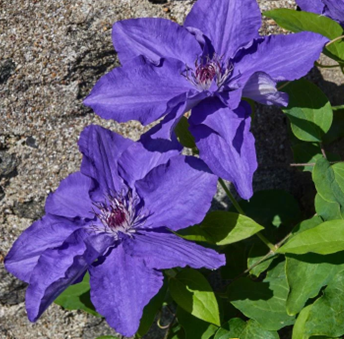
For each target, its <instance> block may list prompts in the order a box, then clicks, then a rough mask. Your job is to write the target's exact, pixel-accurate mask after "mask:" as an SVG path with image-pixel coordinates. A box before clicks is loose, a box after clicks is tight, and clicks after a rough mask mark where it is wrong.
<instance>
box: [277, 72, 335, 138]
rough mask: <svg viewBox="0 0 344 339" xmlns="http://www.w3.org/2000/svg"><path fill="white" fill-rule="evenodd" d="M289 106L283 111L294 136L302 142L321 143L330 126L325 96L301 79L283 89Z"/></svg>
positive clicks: (329, 113) (329, 112)
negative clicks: (287, 95)
mask: <svg viewBox="0 0 344 339" xmlns="http://www.w3.org/2000/svg"><path fill="white" fill-rule="evenodd" d="M283 91H285V92H287V93H288V94H289V105H288V107H287V108H284V109H283V112H284V113H285V114H286V115H287V117H288V118H289V120H290V123H291V129H292V131H293V133H294V135H295V136H296V137H297V138H298V139H300V140H303V141H308V142H321V141H322V137H323V136H324V135H325V133H326V132H327V131H328V130H329V129H330V127H331V125H332V119H333V115H332V108H331V104H330V102H329V101H328V99H327V97H326V96H325V94H324V93H323V92H322V91H321V90H320V89H319V88H318V87H317V86H315V85H314V84H312V83H311V82H309V81H307V80H304V79H301V80H298V81H294V82H292V83H290V84H288V86H286V87H284V88H283Z"/></svg>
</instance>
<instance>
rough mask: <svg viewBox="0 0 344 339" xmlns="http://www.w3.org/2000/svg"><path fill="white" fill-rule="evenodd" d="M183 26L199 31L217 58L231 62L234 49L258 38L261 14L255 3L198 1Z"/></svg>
mask: <svg viewBox="0 0 344 339" xmlns="http://www.w3.org/2000/svg"><path fill="white" fill-rule="evenodd" d="M184 26H191V27H196V28H198V29H199V30H201V31H202V32H203V33H204V34H205V35H206V36H207V37H208V38H209V39H210V40H211V42H212V44H213V46H214V49H215V53H216V54H217V55H224V56H225V57H226V58H231V57H233V56H234V53H235V52H236V51H237V49H238V48H240V47H241V46H243V45H245V44H247V43H248V42H249V41H251V40H252V39H254V38H256V37H258V30H259V28H260V26H261V14H260V10H259V7H258V4H257V2H256V0H234V1H233V0H232V1H229V0H226V1H223V0H198V1H197V2H196V3H195V5H194V6H193V8H192V10H191V12H190V13H189V15H188V16H187V17H186V19H185V23H184Z"/></svg>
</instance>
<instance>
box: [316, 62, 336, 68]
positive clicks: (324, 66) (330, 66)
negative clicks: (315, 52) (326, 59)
mask: <svg viewBox="0 0 344 339" xmlns="http://www.w3.org/2000/svg"><path fill="white" fill-rule="evenodd" d="M315 65H316V66H318V67H320V68H338V67H340V65H339V64H338V65H323V64H321V63H319V62H317V61H316V62H315Z"/></svg>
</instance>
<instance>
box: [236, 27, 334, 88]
mask: <svg viewBox="0 0 344 339" xmlns="http://www.w3.org/2000/svg"><path fill="white" fill-rule="evenodd" d="M327 41H328V39H327V38H325V37H323V36H322V35H320V34H317V33H312V32H301V33H296V34H290V35H274V36H268V37H266V38H261V39H259V40H257V41H256V43H255V44H254V45H253V46H252V47H251V48H249V49H247V50H245V51H240V53H239V55H238V56H237V57H236V59H235V60H234V69H235V72H236V73H241V74H242V75H243V76H242V78H241V80H245V79H248V78H249V77H250V76H251V75H252V74H254V73H256V72H265V73H267V74H269V75H270V77H271V78H272V79H273V80H274V81H285V80H289V81H292V80H295V79H299V78H301V77H303V76H304V75H306V74H307V73H308V72H309V70H310V69H311V68H312V67H313V65H314V62H315V61H316V60H317V59H318V58H319V56H320V53H321V51H322V49H323V47H324V45H325V43H326V42H327ZM300 46H302V48H301V47H300ZM305 51H307V53H305Z"/></svg>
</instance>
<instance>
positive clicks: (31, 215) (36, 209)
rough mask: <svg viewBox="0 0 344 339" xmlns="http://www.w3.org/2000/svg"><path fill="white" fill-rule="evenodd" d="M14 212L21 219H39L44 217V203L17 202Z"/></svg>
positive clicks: (41, 201) (40, 201)
mask: <svg viewBox="0 0 344 339" xmlns="http://www.w3.org/2000/svg"><path fill="white" fill-rule="evenodd" d="M13 212H14V214H15V215H17V216H18V217H19V218H27V219H39V218H41V217H42V216H43V215H44V201H43V200H39V201H34V200H31V201H25V202H22V203H21V202H19V201H16V202H15V203H14V206H13Z"/></svg>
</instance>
